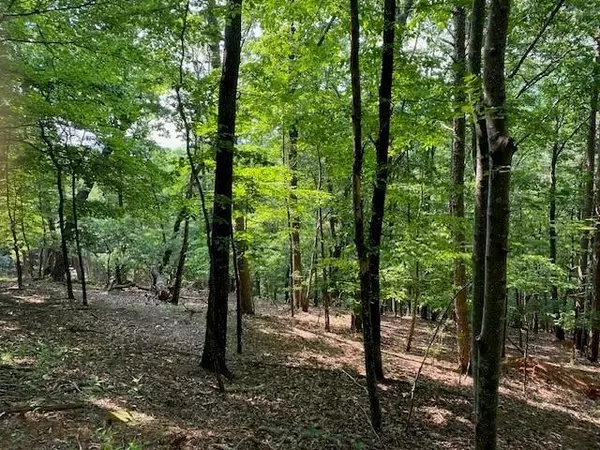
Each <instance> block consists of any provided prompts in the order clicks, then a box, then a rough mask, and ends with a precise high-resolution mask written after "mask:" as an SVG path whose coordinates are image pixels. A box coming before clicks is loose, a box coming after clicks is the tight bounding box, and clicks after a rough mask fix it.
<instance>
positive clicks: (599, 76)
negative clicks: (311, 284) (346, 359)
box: [588, 36, 600, 362]
mask: <svg viewBox="0 0 600 450" xmlns="http://www.w3.org/2000/svg"><path fill="white" fill-rule="evenodd" d="M599 90H600V36H598V37H597V43H596V64H595V65H594V80H593V88H592V91H593V92H592V107H591V112H590V126H589V130H588V154H591V153H592V152H594V151H595V150H597V149H596V146H597V137H596V134H597V131H598V130H597V116H598V95H599ZM597 153H598V158H599V160H598V161H597V162H596V198H595V205H594V209H595V221H596V222H595V230H594V238H593V243H594V292H593V295H592V305H591V320H592V324H591V325H592V326H591V328H592V339H591V341H590V361H593V362H596V361H598V346H599V344H600V317H599V316H600V150H598V151H597Z"/></svg>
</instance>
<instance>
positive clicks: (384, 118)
mask: <svg viewBox="0 0 600 450" xmlns="http://www.w3.org/2000/svg"><path fill="white" fill-rule="evenodd" d="M395 27H396V0H384V4H383V47H382V51H381V80H380V83H379V132H378V136H377V140H376V142H375V153H376V155H377V168H376V171H375V186H374V188H373V200H372V206H371V223H370V226H369V247H368V255H369V278H370V280H369V288H370V289H369V290H370V292H369V302H370V306H371V314H370V320H371V322H372V328H373V346H374V349H375V374H376V376H377V379H378V380H382V379H383V377H384V376H383V375H384V374H383V363H382V359H381V313H380V309H379V304H380V298H379V296H380V279H379V267H380V246H381V235H382V231H383V215H384V212H385V196H386V192H387V182H388V172H389V170H388V152H389V146H390V121H391V117H392V78H393V75H394V40H395V34H396V33H395Z"/></svg>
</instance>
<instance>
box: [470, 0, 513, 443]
mask: <svg viewBox="0 0 600 450" xmlns="http://www.w3.org/2000/svg"><path fill="white" fill-rule="evenodd" d="M509 17H510V0H492V2H491V4H490V18H489V21H488V26H487V36H486V42H485V62H484V75H483V81H484V96H485V97H484V98H485V108H486V124H487V131H488V142H489V150H490V186H489V201H488V224H487V227H488V229H487V251H486V265H485V292H484V307H483V319H482V323H481V333H480V335H479V337H478V339H477V351H478V352H479V361H478V364H479V367H478V375H477V383H478V385H477V398H476V401H477V406H476V411H477V415H476V425H475V447H476V449H477V450H495V449H496V448H497V431H496V430H497V410H498V387H499V383H500V361H501V355H502V340H503V334H504V333H503V329H504V321H505V308H506V262H507V256H508V230H509V213H510V172H511V163H512V155H513V152H514V150H515V145H514V142H513V140H512V139H511V138H510V136H509V133H508V125H507V119H506V116H507V114H506V83H505V75H504V69H505V53H506V40H507V34H508V21H509Z"/></svg>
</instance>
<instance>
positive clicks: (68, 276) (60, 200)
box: [55, 164, 75, 300]
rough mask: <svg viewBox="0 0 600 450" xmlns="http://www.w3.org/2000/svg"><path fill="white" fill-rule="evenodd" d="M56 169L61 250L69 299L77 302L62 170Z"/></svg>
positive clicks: (57, 167)
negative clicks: (71, 269) (72, 279)
mask: <svg viewBox="0 0 600 450" xmlns="http://www.w3.org/2000/svg"><path fill="white" fill-rule="evenodd" d="M55 167H56V188H57V190H58V223H59V226H60V248H61V251H62V255H61V256H62V263H63V270H64V275H65V279H66V282H67V297H68V298H69V300H75V295H74V294H73V283H72V281H71V271H70V270H69V251H68V250H67V237H66V232H65V193H64V189H63V180H62V169H61V168H60V166H58V165H57V164H56V165H55Z"/></svg>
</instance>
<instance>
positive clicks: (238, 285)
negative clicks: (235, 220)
mask: <svg viewBox="0 0 600 450" xmlns="http://www.w3.org/2000/svg"><path fill="white" fill-rule="evenodd" d="M242 220H243V218H242ZM231 252H232V253H233V271H234V273H235V319H236V320H235V322H236V327H235V331H236V333H235V334H236V343H237V353H238V355H241V354H242V335H243V333H244V329H243V321H242V313H243V312H242V282H241V274H240V265H239V261H240V259H239V255H238V252H237V245H236V240H235V237H234V234H233V229H232V230H231Z"/></svg>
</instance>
